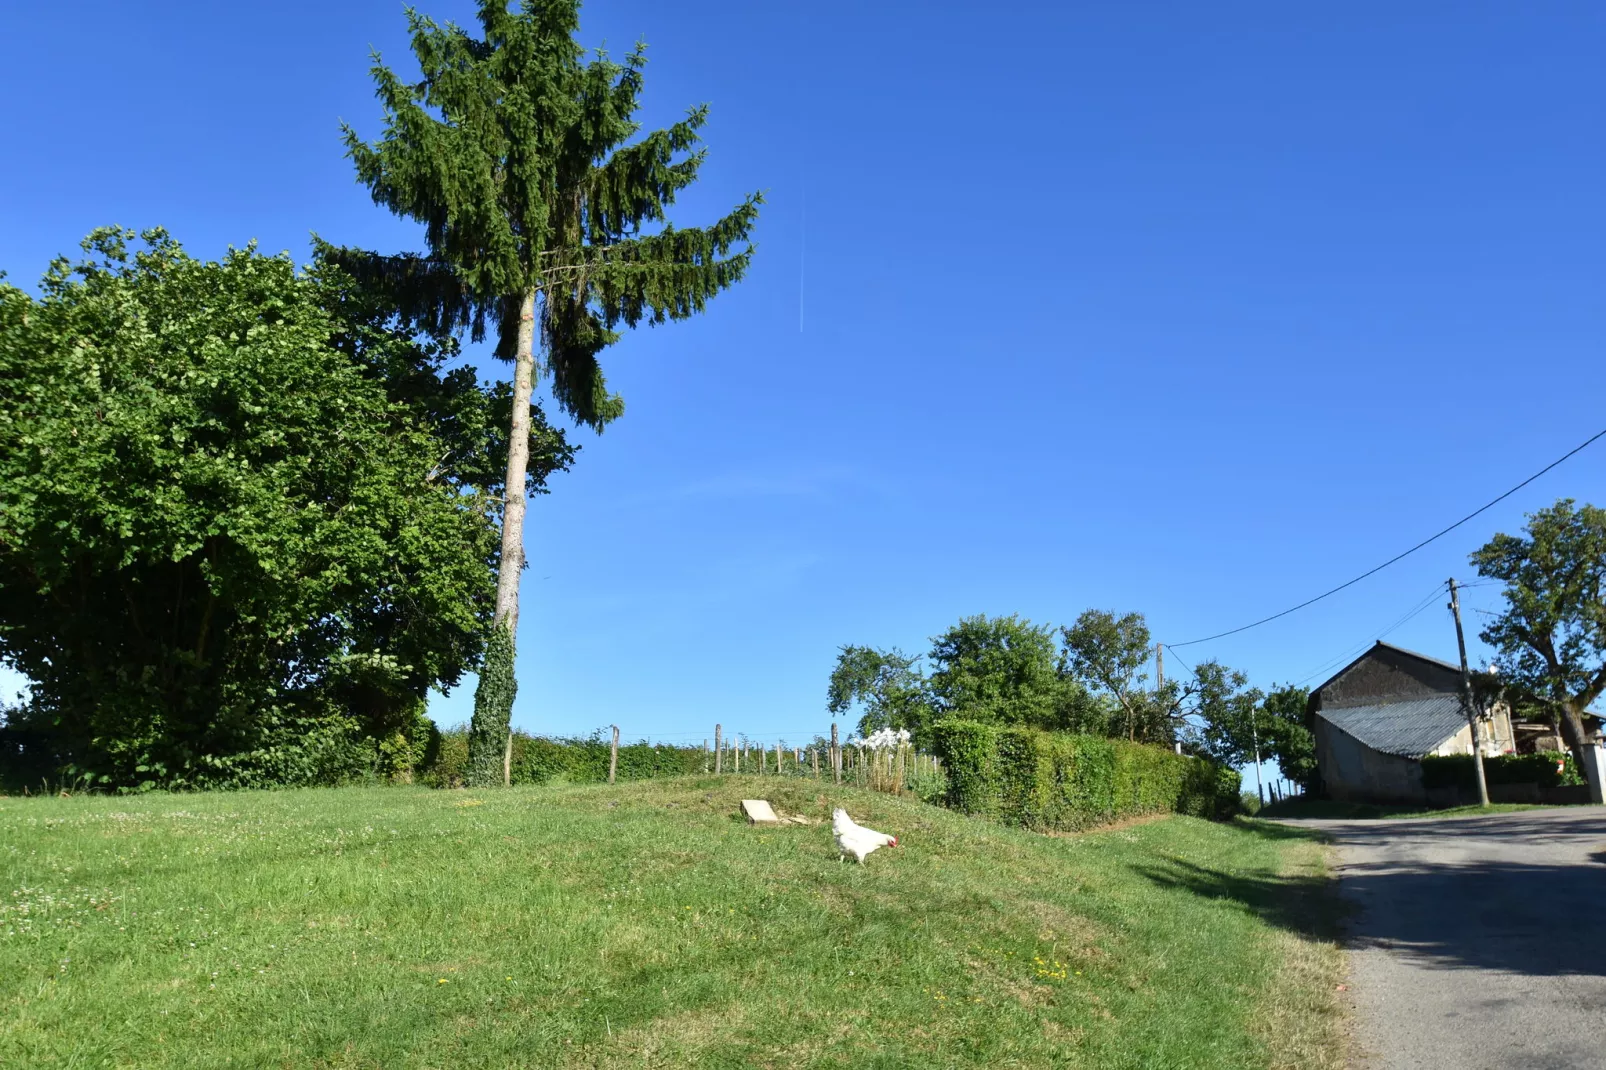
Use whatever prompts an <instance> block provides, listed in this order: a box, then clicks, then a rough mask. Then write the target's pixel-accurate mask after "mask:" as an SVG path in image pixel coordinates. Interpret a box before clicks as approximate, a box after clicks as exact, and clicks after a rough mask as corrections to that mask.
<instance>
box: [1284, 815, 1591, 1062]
mask: <svg viewBox="0 0 1606 1070" xmlns="http://www.w3.org/2000/svg"><path fill="white" fill-rule="evenodd" d="M1299 824H1304V825H1311V826H1316V827H1319V828H1322V829H1324V830H1326V831H1327V832H1328V833H1329V834H1330V835H1331V836H1332V837H1333V840H1334V842H1335V843H1336V845H1337V847H1338V855H1339V863H1340V865H1339V868H1338V876H1339V878H1340V884H1339V887H1340V890H1341V892H1342V894H1343V895H1344V896H1345V897H1347V898H1348V899H1350V900H1351V901H1353V902H1354V903H1355V904H1356V906H1357V907H1358V908H1359V909H1358V910H1356V911H1355V913H1354V914H1353V915H1352V916H1351V917H1350V919H1349V921H1348V923H1347V928H1348V931H1349V947H1350V977H1349V981H1348V985H1349V995H1350V996H1351V997H1352V999H1353V1001H1354V1005H1355V1059H1354V1062H1353V1063H1352V1065H1354V1066H1356V1067H1364V1068H1367V1070H1434V1068H1437V1067H1445V1068H1454V1070H1486V1068H1487V1070H1495V1068H1502V1070H1503V1068H1507V1067H1511V1068H1517V1067H1521V1068H1524V1070H1550V1068H1563V1067H1567V1068H1571V1067H1606V808H1601V807H1593V806H1592V807H1569V808H1567V809H1557V810H1533V811H1522V812H1518V813H1511V814H1495V815H1491V816H1489V817H1473V818H1445V819H1442V820H1420V819H1418V820H1404V821H1400V820H1396V821H1307V822H1299Z"/></svg>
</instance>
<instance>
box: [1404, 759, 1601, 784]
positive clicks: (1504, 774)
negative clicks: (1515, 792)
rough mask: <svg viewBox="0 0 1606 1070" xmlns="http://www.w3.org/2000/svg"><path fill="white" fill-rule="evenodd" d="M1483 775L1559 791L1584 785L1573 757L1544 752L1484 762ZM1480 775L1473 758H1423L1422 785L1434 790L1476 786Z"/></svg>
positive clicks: (1500, 781)
mask: <svg viewBox="0 0 1606 1070" xmlns="http://www.w3.org/2000/svg"><path fill="white" fill-rule="evenodd" d="M1483 776H1484V779H1485V780H1486V781H1487V782H1488V783H1489V784H1491V785H1493V784H1537V785H1539V786H1540V787H1541V788H1557V787H1564V786H1567V785H1574V784H1582V783H1584V778H1583V777H1582V776H1580V775H1579V773H1578V766H1577V763H1576V762H1574V761H1573V756H1572V755H1571V754H1556V753H1552V752H1549V751H1541V752H1539V753H1538V754H1502V755H1500V756H1499V757H1496V758H1485V759H1484V760H1483ZM1477 783H1478V776H1477V773H1476V772H1474V770H1473V768H1472V755H1470V754H1446V755H1432V754H1430V755H1428V756H1427V757H1425V758H1423V759H1422V786H1423V787H1424V788H1427V789H1429V790H1433V789H1435V788H1466V789H1467V790H1469V791H1470V790H1473V789H1474V788H1476V787H1477Z"/></svg>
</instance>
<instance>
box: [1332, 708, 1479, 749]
mask: <svg viewBox="0 0 1606 1070" xmlns="http://www.w3.org/2000/svg"><path fill="white" fill-rule="evenodd" d="M1316 716H1318V717H1321V718H1322V719H1324V720H1326V721H1327V722H1328V723H1329V724H1332V725H1334V726H1336V727H1338V728H1340V729H1342V730H1343V731H1345V732H1347V733H1349V734H1350V735H1352V736H1354V737H1355V738H1356V739H1358V740H1360V741H1361V742H1362V743H1365V744H1366V745H1367V746H1368V747H1371V748H1372V749H1373V750H1376V751H1382V752H1383V753H1384V754H1398V755H1401V756H1403V757H1406V758H1420V757H1421V756H1422V755H1424V754H1431V753H1433V751H1435V750H1437V749H1438V748H1439V746H1440V745H1442V744H1443V743H1444V741H1445V740H1447V739H1449V738H1450V737H1451V736H1453V735H1455V734H1456V733H1457V732H1459V731H1461V729H1463V728H1465V727H1466V726H1467V718H1466V714H1464V713H1462V712H1461V699H1460V698H1459V696H1456V695H1433V696H1431V697H1429V698H1413V699H1404V700H1401V701H1399V702H1386V703H1382V704H1379V705H1375V706H1337V707H1334V708H1332V709H1324V710H1317V711H1316Z"/></svg>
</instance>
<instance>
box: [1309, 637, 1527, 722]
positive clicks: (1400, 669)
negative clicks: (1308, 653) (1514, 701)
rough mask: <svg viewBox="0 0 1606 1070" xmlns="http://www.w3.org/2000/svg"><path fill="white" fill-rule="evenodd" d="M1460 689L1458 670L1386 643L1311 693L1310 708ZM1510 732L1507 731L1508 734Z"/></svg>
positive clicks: (1354, 704)
mask: <svg viewBox="0 0 1606 1070" xmlns="http://www.w3.org/2000/svg"><path fill="white" fill-rule="evenodd" d="M1460 690H1461V673H1460V672H1459V671H1458V670H1456V669H1452V668H1449V667H1448V666H1444V665H1437V664H1434V663H1433V662H1431V661H1423V660H1422V659H1421V658H1416V657H1411V656H1410V655H1408V654H1404V653H1401V652H1400V651H1397V650H1393V649H1391V648H1389V647H1386V646H1379V647H1373V648H1372V649H1371V650H1370V651H1368V652H1367V654H1366V656H1365V657H1364V658H1362V659H1361V660H1360V661H1359V662H1357V663H1356V664H1355V665H1353V666H1351V667H1350V669H1349V670H1348V671H1346V672H1345V673H1344V674H1343V675H1342V676H1340V677H1338V679H1336V680H1333V681H1331V682H1329V683H1328V684H1327V685H1326V686H1324V687H1323V688H1322V689H1321V690H1320V691H1318V692H1316V693H1315V694H1314V695H1312V696H1311V702H1312V708H1313V709H1318V710H1319V709H1324V708H1328V707H1332V706H1364V705H1367V704H1369V703H1373V702H1378V701H1381V700H1384V699H1403V698H1416V697H1418V696H1427V695H1442V694H1444V693H1445V692H1447V691H1448V692H1450V693H1452V694H1454V693H1456V692H1458V691H1460ZM1508 734H1509V733H1508Z"/></svg>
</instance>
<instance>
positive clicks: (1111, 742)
mask: <svg viewBox="0 0 1606 1070" xmlns="http://www.w3.org/2000/svg"><path fill="white" fill-rule="evenodd" d="M934 735H935V739H936V745H937V753H938V755H939V756H940V757H941V758H942V760H943V765H944V766H945V768H946V770H947V773H948V798H947V802H948V805H949V806H951V807H953V808H954V809H956V810H960V811H963V812H964V813H968V814H981V815H986V816H994V817H997V818H999V819H1000V820H1003V821H1005V822H1008V823H1009V824H1014V825H1022V826H1025V827H1027V828H1038V829H1079V828H1088V827H1090V826H1093V825H1100V824H1107V823H1109V822H1111V821H1115V820H1117V819H1119V818H1122V817H1132V816H1138V815H1142V814H1154V813H1165V812H1170V811H1174V812H1177V813H1184V814H1191V815H1193V816H1196V817H1211V818H1221V817H1227V816H1230V815H1231V814H1232V813H1233V812H1235V811H1236V809H1237V806H1238V793H1239V788H1240V786H1241V785H1240V778H1239V776H1238V774H1237V772H1236V771H1234V770H1231V769H1224V768H1222V767H1220V766H1217V765H1215V764H1213V763H1211V762H1208V761H1205V760H1204V759H1202V758H1193V757H1188V756H1184V755H1180V754H1176V753H1173V752H1172V751H1170V750H1167V749H1165V748H1163V747H1156V746H1150V745H1148V744H1142V743H1129V742H1127V741H1125V740H1118V739H1106V738H1103V737H1101V736H1083V735H1071V734H1068V733H1053V732H1040V731H1037V730H1034V729H1028V728H1005V729H998V728H994V727H992V726H988V725H979V724H974V723H971V722H965V721H951V720H950V721H943V722H940V723H939V724H938V725H937V726H936V729H935V732H934Z"/></svg>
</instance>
